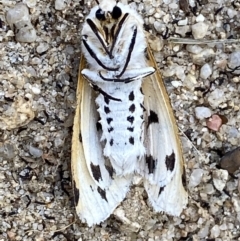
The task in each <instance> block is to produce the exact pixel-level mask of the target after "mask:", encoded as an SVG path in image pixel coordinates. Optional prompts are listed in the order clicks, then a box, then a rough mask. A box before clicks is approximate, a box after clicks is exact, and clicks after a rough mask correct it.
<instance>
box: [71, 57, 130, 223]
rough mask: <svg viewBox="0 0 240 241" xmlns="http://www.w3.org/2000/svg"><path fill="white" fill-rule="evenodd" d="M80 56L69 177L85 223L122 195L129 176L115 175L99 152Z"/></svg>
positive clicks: (99, 216)
mask: <svg viewBox="0 0 240 241" xmlns="http://www.w3.org/2000/svg"><path fill="white" fill-rule="evenodd" d="M84 66H85V60H84V58H83V57H82V58H81V63H80V72H79V79H78V87H77V107H76V113H75V117H74V124H73V137H72V162H71V168H72V179H73V186H74V198H75V205H76V211H77V214H78V216H79V217H80V219H81V220H82V221H83V222H86V223H87V224H88V225H89V226H92V225H94V224H99V223H100V222H101V221H104V220H105V219H106V218H108V217H109V216H110V214H111V213H112V212H113V210H114V209H115V208H116V207H117V206H118V205H119V203H120V202H121V201H122V200H123V199H124V198H125V196H126V193H127V191H128V190H129V186H130V184H131V177H130V176H125V177H116V176H114V173H113V171H112V169H111V166H109V163H107V161H106V160H105V158H104V156H103V154H102V153H103V151H102V146H101V143H100V141H99V140H100V139H99V136H98V135H99V134H98V132H97V127H96V122H97V121H98V115H97V111H96V105H95V99H94V91H93V90H92V88H91V87H90V86H89V83H88V82H87V81H86V80H85V79H84V78H83V77H82V75H81V70H82V69H83V68H84Z"/></svg>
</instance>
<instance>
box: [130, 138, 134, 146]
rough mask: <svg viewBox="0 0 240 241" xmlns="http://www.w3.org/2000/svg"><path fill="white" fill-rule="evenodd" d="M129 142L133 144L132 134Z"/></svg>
mask: <svg viewBox="0 0 240 241" xmlns="http://www.w3.org/2000/svg"><path fill="white" fill-rule="evenodd" d="M129 143H130V144H132V145H134V138H133V137H132V136H131V137H130V138H129Z"/></svg>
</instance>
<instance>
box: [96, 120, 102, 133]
mask: <svg viewBox="0 0 240 241" xmlns="http://www.w3.org/2000/svg"><path fill="white" fill-rule="evenodd" d="M96 128H97V131H101V130H102V124H101V123H100V122H99V121H98V122H97V123H96Z"/></svg>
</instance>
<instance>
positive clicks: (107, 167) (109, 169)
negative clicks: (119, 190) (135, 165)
mask: <svg viewBox="0 0 240 241" xmlns="http://www.w3.org/2000/svg"><path fill="white" fill-rule="evenodd" d="M105 168H106V170H107V171H108V173H109V176H110V177H111V178H112V179H113V173H114V170H113V167H112V166H108V165H105Z"/></svg>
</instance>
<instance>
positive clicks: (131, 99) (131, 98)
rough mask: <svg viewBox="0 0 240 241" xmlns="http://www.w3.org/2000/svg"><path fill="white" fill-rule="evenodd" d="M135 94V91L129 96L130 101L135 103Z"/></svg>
mask: <svg viewBox="0 0 240 241" xmlns="http://www.w3.org/2000/svg"><path fill="white" fill-rule="evenodd" d="M134 97H135V96H134V93H133V91H131V92H130V94H129V96H128V99H129V100H130V101H133V100H134Z"/></svg>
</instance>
